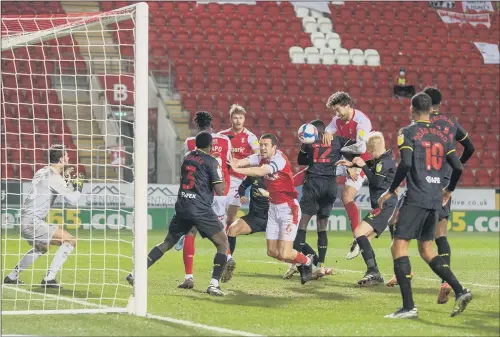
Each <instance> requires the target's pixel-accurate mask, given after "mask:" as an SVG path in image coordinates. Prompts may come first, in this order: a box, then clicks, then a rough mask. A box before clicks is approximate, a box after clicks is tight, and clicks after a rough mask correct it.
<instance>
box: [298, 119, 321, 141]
mask: <svg viewBox="0 0 500 337" xmlns="http://www.w3.org/2000/svg"><path fill="white" fill-rule="evenodd" d="M297 136H298V137H299V140H300V142H301V143H302V144H312V143H314V142H315V141H317V140H318V129H316V127H315V126H314V125H312V124H304V125H302V126H301V127H300V128H299V131H297Z"/></svg>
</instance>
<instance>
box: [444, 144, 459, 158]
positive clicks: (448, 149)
mask: <svg viewBox="0 0 500 337" xmlns="http://www.w3.org/2000/svg"><path fill="white" fill-rule="evenodd" d="M444 148H445V153H444V154H445V157H447V156H449V155H450V154H452V153H455V155H456V152H457V150H456V147H455V142H453V141H449V142H446V144H445V145H444Z"/></svg>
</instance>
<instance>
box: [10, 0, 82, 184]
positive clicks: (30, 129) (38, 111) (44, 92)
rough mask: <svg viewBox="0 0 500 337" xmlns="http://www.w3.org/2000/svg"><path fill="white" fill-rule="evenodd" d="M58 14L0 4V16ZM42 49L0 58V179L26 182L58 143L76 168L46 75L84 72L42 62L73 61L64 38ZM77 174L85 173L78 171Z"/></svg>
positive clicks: (37, 5)
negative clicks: (64, 59) (0, 98)
mask: <svg viewBox="0 0 500 337" xmlns="http://www.w3.org/2000/svg"><path fill="white" fill-rule="evenodd" d="M63 13H64V11H63V9H62V7H61V5H60V3H59V2H47V3H44V2H36V1H35V2H30V3H27V2H26V3H23V6H19V4H13V3H12V2H2V14H3V15H18V14H23V15H34V14H63ZM33 27H36V26H33ZM3 28H4V29H5V28H7V29H8V28H9V27H8V26H7V27H3ZM35 29H36V28H35ZM45 43H46V44H47V45H46V46H45V47H43V52H42V47H41V46H40V45H33V46H30V47H19V48H16V49H15V51H14V52H12V51H3V52H2V64H1V66H2V73H3V74H2V109H1V113H2V122H3V123H2V141H1V157H2V178H20V179H31V178H32V177H33V172H34V171H36V170H37V169H39V168H40V167H43V166H45V165H47V163H48V158H47V151H46V150H45V149H47V148H48V147H49V146H50V145H51V144H62V143H64V144H65V146H66V147H67V148H68V155H69V158H70V163H72V164H77V162H78V161H77V151H76V148H75V145H74V143H73V139H72V137H71V134H72V132H71V130H70V128H69V127H68V125H67V124H66V123H65V122H64V120H63V113H62V110H61V105H60V102H59V99H58V96H57V94H56V92H55V91H54V90H53V83H52V76H51V74H52V75H53V74H55V73H56V72H57V71H56V70H55V68H56V67H57V68H58V69H61V70H63V71H66V72H68V71H73V73H74V72H75V71H76V72H77V73H78V72H80V71H83V70H84V68H83V70H82V65H81V64H80V63H79V62H78V61H76V62H72V63H73V64H71V65H68V66H64V65H60V64H56V62H54V61H47V60H49V59H52V60H55V59H57V58H58V57H59V55H61V56H63V57H64V56H65V55H69V57H67V59H72V58H74V56H73V55H74V53H76V54H77V55H78V47H77V46H76V47H69V46H71V45H73V44H75V43H74V41H72V40H71V37H70V36H68V37H64V38H59V39H58V41H55V40H52V41H46V42H45ZM57 44H60V45H61V46H59V45H57ZM44 55H45V59H44ZM83 67H84V65H83ZM4 137H5V138H4ZM7 163H8V164H7ZM79 171H80V172H83V173H85V171H84V169H83V167H82V168H79Z"/></svg>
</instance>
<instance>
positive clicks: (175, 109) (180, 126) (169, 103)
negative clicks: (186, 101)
mask: <svg viewBox="0 0 500 337" xmlns="http://www.w3.org/2000/svg"><path fill="white" fill-rule="evenodd" d="M164 103H165V107H166V108H167V110H168V113H169V114H170V116H171V117H172V120H173V121H174V123H175V128H176V129H177V133H178V135H179V139H180V140H181V142H184V140H185V139H186V138H187V137H190V136H191V130H190V128H189V124H190V122H191V121H190V120H189V118H190V116H189V113H188V112H186V111H183V110H182V106H181V102H180V101H178V100H164Z"/></svg>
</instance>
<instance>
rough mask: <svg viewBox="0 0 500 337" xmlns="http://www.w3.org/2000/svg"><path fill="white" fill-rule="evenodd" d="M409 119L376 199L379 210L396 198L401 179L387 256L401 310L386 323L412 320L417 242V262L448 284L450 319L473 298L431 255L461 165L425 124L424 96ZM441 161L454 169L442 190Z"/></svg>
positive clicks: (446, 139)
mask: <svg viewBox="0 0 500 337" xmlns="http://www.w3.org/2000/svg"><path fill="white" fill-rule="evenodd" d="M411 104H412V105H411V111H412V119H413V120H414V121H415V123H414V124H411V125H409V126H407V127H405V128H402V129H401V130H400V131H399V135H398V146H399V151H400V153H401V162H400V164H399V166H398V168H397V170H396V174H395V176H394V180H393V182H392V184H391V187H390V188H389V190H387V192H385V193H384V194H383V195H382V196H381V197H380V199H379V201H378V204H379V207H380V208H381V209H383V208H384V203H385V202H387V200H389V199H390V198H392V197H393V196H394V195H396V193H395V190H396V189H397V188H398V186H399V185H400V184H401V182H402V181H403V179H404V178H405V177H406V182H407V186H408V189H407V190H406V196H405V199H404V202H403V206H402V207H401V209H400V211H399V218H398V221H397V223H396V228H395V231H394V240H393V242H392V247H391V250H392V256H393V259H394V273H395V274H396V278H397V280H398V283H399V287H400V290H401V295H402V297H403V307H402V308H400V309H398V310H397V311H396V312H395V313H393V314H390V315H387V316H385V317H387V318H415V317H418V311H417V308H416V307H415V304H414V303H413V296H412V290H411V266H410V260H409V258H408V245H409V243H410V241H411V240H412V239H417V240H418V248H419V252H420V256H421V257H422V258H423V259H424V261H426V262H427V263H428V264H429V266H430V268H431V269H432V271H434V273H436V275H438V276H439V277H440V278H441V279H443V280H445V281H446V282H448V284H449V285H450V286H451V287H452V288H453V291H454V292H455V296H456V300H455V305H454V307H453V311H452V313H451V316H452V317H453V316H456V315H458V314H459V313H461V312H462V311H464V310H465V308H466V306H467V304H468V303H469V302H470V301H471V300H472V293H471V292H470V291H469V290H467V289H465V288H463V287H462V285H461V284H460V283H459V282H458V280H457V279H456V277H455V275H454V274H453V272H452V271H451V269H450V266H449V265H448V264H447V263H446V261H445V260H444V259H443V257H441V256H439V255H437V254H436V253H435V252H434V249H433V248H434V245H433V239H434V230H435V227H436V223H437V216H438V210H439V209H440V208H441V206H442V205H444V204H446V203H447V202H448V201H449V199H450V197H451V192H452V191H453V190H454V189H455V187H456V185H457V183H458V180H459V179H460V175H461V174H462V164H461V163H460V161H459V160H458V157H457V156H456V153H455V147H454V143H453V141H452V139H451V138H450V135H449V134H445V133H443V132H442V131H441V130H440V129H439V128H438V127H436V126H434V125H433V124H432V123H431V122H430V120H429V114H430V109H431V105H432V100H431V98H430V97H429V95H427V94H425V93H418V94H416V95H415V96H413V98H412V100H411ZM444 161H448V163H449V164H450V165H451V167H452V168H453V172H452V174H451V177H450V182H449V184H448V186H447V187H446V188H444V189H443V188H442V186H441V180H442V179H443V164H444Z"/></svg>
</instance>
